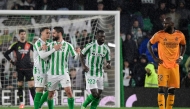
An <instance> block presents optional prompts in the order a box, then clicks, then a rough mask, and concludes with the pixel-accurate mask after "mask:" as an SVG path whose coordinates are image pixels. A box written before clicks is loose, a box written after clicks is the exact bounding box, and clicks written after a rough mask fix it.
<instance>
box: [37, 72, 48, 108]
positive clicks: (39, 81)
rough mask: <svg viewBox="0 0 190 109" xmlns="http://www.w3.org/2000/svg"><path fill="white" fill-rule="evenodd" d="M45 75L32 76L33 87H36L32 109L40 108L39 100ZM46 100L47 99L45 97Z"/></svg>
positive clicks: (44, 82)
mask: <svg viewBox="0 0 190 109" xmlns="http://www.w3.org/2000/svg"><path fill="white" fill-rule="evenodd" d="M46 78H47V77H46V75H44V74H41V75H36V74H35V75H34V82H35V87H36V94H35V98H34V109H39V108H41V107H40V100H41V97H42V95H43V90H44V86H45V84H46V82H47V81H46ZM46 100H47V97H46Z"/></svg>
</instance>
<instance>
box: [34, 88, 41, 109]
mask: <svg viewBox="0 0 190 109" xmlns="http://www.w3.org/2000/svg"><path fill="white" fill-rule="evenodd" d="M41 96H42V93H41V92H37V93H36V95H35V97H34V109H39V103H40V99H41Z"/></svg>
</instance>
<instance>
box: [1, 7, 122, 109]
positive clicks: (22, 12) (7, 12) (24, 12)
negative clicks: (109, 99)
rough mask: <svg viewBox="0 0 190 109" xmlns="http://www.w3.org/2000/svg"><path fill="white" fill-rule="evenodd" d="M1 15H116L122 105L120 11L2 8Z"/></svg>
mask: <svg viewBox="0 0 190 109" xmlns="http://www.w3.org/2000/svg"><path fill="white" fill-rule="evenodd" d="M0 15H114V17H115V40H114V42H115V101H116V102H115V107H120V12H119V11H38V10H31V11H30V10H1V11H0ZM123 96H124V95H123Z"/></svg>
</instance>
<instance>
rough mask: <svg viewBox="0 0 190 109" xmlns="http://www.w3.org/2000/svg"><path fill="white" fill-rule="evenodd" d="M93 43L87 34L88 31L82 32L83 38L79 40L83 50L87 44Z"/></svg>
mask: <svg viewBox="0 0 190 109" xmlns="http://www.w3.org/2000/svg"><path fill="white" fill-rule="evenodd" d="M90 42H92V37H91V36H90V35H89V34H88V33H87V30H86V29H85V30H83V31H82V38H81V39H78V41H77V43H78V45H79V46H80V47H81V48H83V47H84V46H85V45H86V44H88V43H90Z"/></svg>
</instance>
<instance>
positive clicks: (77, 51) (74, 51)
mask: <svg viewBox="0 0 190 109" xmlns="http://www.w3.org/2000/svg"><path fill="white" fill-rule="evenodd" d="M69 53H70V54H71V56H72V57H73V59H74V60H78V59H79V57H80V48H76V49H74V47H73V46H72V45H71V44H69Z"/></svg>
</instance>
